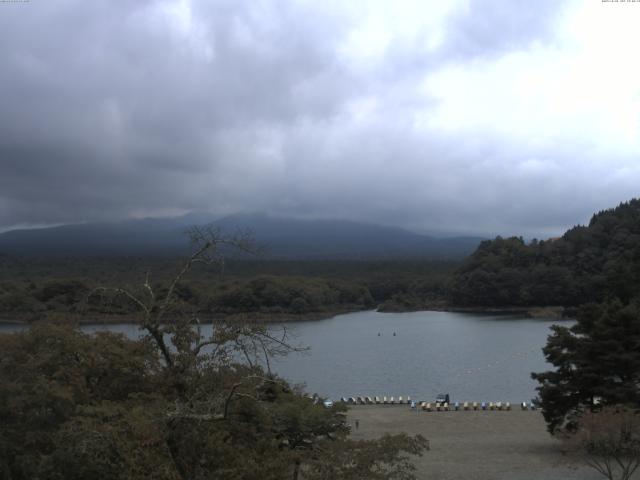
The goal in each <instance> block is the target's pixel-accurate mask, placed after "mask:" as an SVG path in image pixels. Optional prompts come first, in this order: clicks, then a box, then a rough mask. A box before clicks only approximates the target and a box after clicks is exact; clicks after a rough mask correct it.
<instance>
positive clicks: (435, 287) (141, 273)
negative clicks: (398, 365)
mask: <svg viewBox="0 0 640 480" xmlns="http://www.w3.org/2000/svg"><path fill="white" fill-rule="evenodd" d="M177 265H179V259H176V258H170V257H169V258H166V257H136V258H127V257H101V258H100V257H90V258H84V257H76V258H74V257H67V258H51V257H42V258H38V257H13V256H5V257H0V318H4V319H6V320H14V321H33V320H47V319H49V320H55V319H70V318H75V319H77V320H78V321H86V320H105V321H108V320H109V319H117V318H123V317H127V316H131V315H132V314H133V313H134V312H135V305H132V304H131V303H130V302H128V301H127V300H126V299H115V300H114V301H111V302H103V301H101V299H100V298H99V296H98V295H94V294H91V292H93V291H94V290H95V289H96V288H97V287H104V286H108V287H115V286H119V287H124V286H126V287H130V288H138V287H136V286H139V285H140V284H141V283H142V282H143V280H144V278H145V275H146V272H148V274H149V279H150V281H151V282H152V283H155V284H156V285H157V287H158V288H162V287H161V285H162V284H164V283H166V281H167V279H169V278H171V277H172V275H175V273H176V266H177ZM455 266H456V264H455V263H453V262H442V261H428V260H419V261H408V260H402V261H400V260H399V261H389V260H385V261H352V262H349V261H313V260H308V261H302V260H264V261H263V260H259V259H253V260H247V259H244V260H235V261H234V260H229V261H227V262H226V263H225V265H224V267H222V266H220V265H198V266H197V267H196V268H194V270H193V272H192V275H190V277H189V278H188V279H186V280H185V281H184V282H183V284H181V286H180V288H179V290H178V291H177V292H176V293H177V295H178V297H179V298H180V300H181V301H182V302H183V304H184V307H185V308H188V309H189V310H190V311H192V312H196V313H198V314H199V315H200V316H202V317H209V316H220V315H225V316H228V315H236V314H253V315H254V316H256V317H257V318H260V319H264V320H288V319H300V318H322V317H326V316H331V315H334V314H336V313H344V312H348V311H354V310H365V309H373V308H376V307H377V306H381V307H382V308H383V309H384V308H390V309H398V308H400V309H417V308H419V307H421V306H423V305H425V304H426V302H429V301H435V300H439V299H442V298H444V295H445V288H446V282H447V281H448V280H449V276H450V274H451V272H452V271H453V269H454V268H455Z"/></svg>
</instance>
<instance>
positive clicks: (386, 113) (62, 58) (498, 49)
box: [0, 0, 632, 234]
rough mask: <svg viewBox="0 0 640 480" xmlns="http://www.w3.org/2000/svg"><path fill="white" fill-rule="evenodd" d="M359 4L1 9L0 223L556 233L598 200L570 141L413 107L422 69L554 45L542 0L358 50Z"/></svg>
mask: <svg viewBox="0 0 640 480" xmlns="http://www.w3.org/2000/svg"><path fill="white" fill-rule="evenodd" d="M371 5H373V6H374V7H375V8H378V9H379V10H380V9H381V11H382V12H383V13H384V9H385V8H386V7H385V5H384V4H382V5H379V4H375V5H374V4H371ZM371 5H369V3H367V2H363V3H362V4H359V5H358V7H357V8H343V7H342V6H340V5H339V4H331V3H329V4H327V5H325V4H324V3H321V2H317V3H316V2H302V1H300V2H298V1H291V2H238V1H216V2H205V1H192V2H160V1H139V2H112V1H106V0H96V1H92V2H81V1H72V0H66V1H57V2H53V1H52V2H37V1H34V2H30V3H28V4H3V5H0V39H1V41H2V46H3V47H2V65H3V67H2V69H0V84H1V85H2V91H0V108H1V111H2V114H1V115H0V229H2V228H6V227H8V226H11V225H18V224H46V223H63V222H77V221H86V220H98V219H109V218H123V217H127V216H130V215H163V214H176V213H180V212H186V211H189V210H209V211H213V212H218V213H230V212H235V211H256V210H261V211H269V212H271V213H279V214H294V215H300V216H312V217H313V216H318V217H331V216H337V217H347V218H352V219H358V220H367V221H374V222H385V223H395V224H400V225H404V226H409V227H412V228H417V229H432V230H438V231H449V232H454V231H455V232H481V233H516V232H522V233H525V234H527V233H529V232H532V233H536V232H541V233H546V232H547V231H549V232H552V233H553V232H555V230H554V229H556V230H557V229H559V228H562V227H564V226H566V225H567V224H572V223H575V222H576V221H583V220H584V218H583V217H584V215H585V212H589V211H591V210H593V209H594V208H599V207H600V206H602V205H608V204H609V203H610V199H611V197H612V195H610V194H609V195H608V194H607V193H606V192H605V191H604V190H603V186H602V184H601V183H600V184H599V183H598V182H597V181H596V180H594V177H593V176H591V175H587V174H585V175H575V176H573V178H571V179H569V181H568V184H569V185H570V186H572V187H573V188H572V189H571V192H572V193H576V192H577V193H581V192H585V194H586V193H587V192H590V195H589V201H588V202H586V203H585V202H584V201H576V202H575V203H576V204H575V205H573V204H571V202H568V200H567V199H568V197H569V196H568V195H567V193H566V192H567V190H566V188H563V187H561V186H560V185H559V184H558V180H557V178H558V175H563V174H564V173H566V169H567V167H566V164H565V163H564V162H565V159H566V158H572V156H574V155H575V152H573V151H571V149H568V150H567V149H566V148H561V149H556V147H557V145H555V144H545V145H542V146H539V145H538V146H536V147H535V148H532V149H531V150H529V151H522V146H520V145H511V144H509V142H508V141H505V139H504V138H501V137H499V136H495V137H490V136H487V135H486V134H485V133H484V132H479V133H478V134H477V135H467V134H465V135H464V136H461V135H456V134H455V133H451V132H448V131H443V130H442V129H440V128H438V127H437V126H435V127H434V126H430V125H429V124H428V122H426V123H425V122H424V121H422V120H421V118H423V117H425V115H427V116H428V112H429V111H430V110H431V109H432V108H435V106H436V105H437V99H436V98H434V97H433V96H431V95H430V94H429V93H425V91H424V88H423V83H424V81H425V80H426V79H428V78H430V76H431V74H432V73H434V72H437V71H438V69H440V68H444V67H445V66H447V65H451V64H452V63H453V64H456V63H464V62H474V61H476V59H477V58H482V57H491V56H493V57H499V56H500V55H503V54H505V52H507V53H508V52H511V51H514V50H517V49H524V48H528V47H529V46H530V45H535V44H541V43H542V44H544V43H545V42H552V41H554V39H553V35H552V25H553V22H554V21H555V19H556V18H557V16H558V15H560V14H561V13H562V12H563V11H564V10H563V8H564V7H562V8H561V6H560V5H559V4H558V2H551V1H540V2H535V3H532V2H507V1H502V0H500V1H498V0H496V1H493V2H491V1H489V2H487V1H475V0H474V1H469V2H461V4H460V5H459V6H458V7H457V8H455V9H453V10H452V11H451V12H450V13H449V14H448V15H447V16H444V17H443V18H442V21H441V22H440V27H441V28H442V32H443V34H442V38H441V41H440V42H439V43H437V44H436V45H435V46H431V47H425V45H426V43H427V39H428V37H429V35H431V33H432V29H433V28H435V27H433V26H429V27H427V26H425V27H424V28H422V29H418V30H417V31H416V32H415V34H414V35H412V36H411V37H410V38H409V37H406V36H405V37H403V36H402V35H401V34H398V35H395V34H394V35H391V36H390V40H389V42H388V44H386V45H384V46H383V47H382V48H381V49H380V51H377V52H374V53H373V57H371V58H372V59H368V60H367V61H366V62H364V61H360V55H359V50H358V48H357V47H353V46H352V45H351V44H350V39H351V38H352V35H353V32H354V31H357V30H358V28H359V25H360V22H361V21H364V20H363V19H366V16H367V11H368V9H369V7H371ZM416 5H422V3H420V2H419V3H418V4H416ZM416 5H414V6H413V7H411V8H414V9H415V8H417V7H416ZM562 5H564V3H563V4H562ZM372 8H373V7H372ZM411 8H410V7H407V9H408V11H407V12H405V13H406V15H408V16H416V15H423V16H425V18H427V17H428V16H429V14H430V10H429V6H428V4H425V5H423V6H421V7H420V8H421V10H420V11H413V10H411ZM398 32H400V33H402V28H400V29H399V30H398ZM396 33H397V32H396ZM365 44H366V42H365ZM365 56H366V55H365V54H364V52H363V54H362V58H364V57H365ZM367 58H369V57H367ZM596 163H597V162H596ZM554 165H556V166H557V168H556V169H555V170H554ZM572 166H573V164H572V163H571V162H570V167H569V168H571V167H572ZM597 168H600V167H597V165H596V167H594V169H595V170H597ZM592 170H593V169H592ZM566 185H567V183H565V184H564V186H565V187H566ZM628 189H629V190H631V189H632V187H631V186H628ZM621 193H622V192H620V191H619V192H618V194H621ZM581 198H583V197H581ZM616 198H617V197H616ZM600 201H602V202H604V203H603V204H602V203H598V202H600ZM607 202H609V203H607ZM576 217H577V218H576Z"/></svg>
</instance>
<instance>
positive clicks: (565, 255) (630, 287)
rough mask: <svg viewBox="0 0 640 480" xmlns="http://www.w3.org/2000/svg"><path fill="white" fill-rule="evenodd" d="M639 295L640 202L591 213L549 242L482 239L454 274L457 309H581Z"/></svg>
mask: <svg viewBox="0 0 640 480" xmlns="http://www.w3.org/2000/svg"><path fill="white" fill-rule="evenodd" d="M639 291H640V200H637V199H634V200H631V201H629V202H626V203H622V204H620V205H619V206H618V207H616V208H614V209H610V210H605V211H602V212H600V213H597V214H595V215H594V216H593V217H592V219H591V221H590V222H589V225H587V226H577V227H574V228H572V229H570V230H569V231H567V232H566V233H565V234H564V235H563V236H562V237H561V238H558V239H551V240H547V241H537V240H533V241H532V242H530V243H528V244H527V243H525V241H524V240H523V239H522V238H517V237H512V238H501V237H498V238H496V239H495V240H492V241H484V242H482V243H481V244H480V246H479V247H478V249H477V250H476V251H475V252H474V253H473V254H472V255H471V256H470V257H468V258H467V259H465V261H464V262H463V264H462V265H461V266H460V268H459V269H458V270H457V271H456V272H455V274H454V275H453V278H452V280H451V283H450V289H449V295H450V299H451V301H452V303H453V304H455V305H469V306H505V305H514V306H531V305H564V306H579V305H582V304H584V303H587V302H594V301H595V302H600V301H603V300H605V299H606V298H608V297H613V296H615V297H617V298H619V299H621V300H622V301H623V302H625V303H627V302H628V301H629V300H630V299H631V298H632V297H634V296H635V295H637V294H638V292H639Z"/></svg>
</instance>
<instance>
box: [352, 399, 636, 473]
mask: <svg viewBox="0 0 640 480" xmlns="http://www.w3.org/2000/svg"><path fill="white" fill-rule="evenodd" d="M347 418H348V422H349V423H350V425H352V432H353V433H352V437H353V438H354V439H358V438H375V437H378V436H380V435H383V434H384V433H400V432H406V433H408V434H411V435H414V434H418V433H419V434H421V435H423V436H424V437H425V438H427V439H428V440H429V443H430V447H431V449H430V451H428V452H425V455H424V456H423V457H421V458H417V459H416V463H415V464H416V467H417V469H418V475H417V476H418V478H420V479H437V480H556V479H557V480H578V479H580V480H592V479H593V480H597V479H602V478H603V477H601V476H600V475H599V474H598V473H597V472H595V471H594V470H592V469H590V468H588V467H586V466H584V463H583V462H582V460H581V459H579V458H575V457H573V456H571V455H567V454H563V453H562V444H561V443H560V442H559V441H558V440H555V439H553V438H551V437H550V436H549V434H548V433H547V431H546V429H545V423H544V420H543V418H542V415H541V414H540V413H539V412H535V411H521V410H519V409H518V410H512V411H476V412H474V411H470V412H464V411H460V412H429V413H428V412H422V411H415V410H411V409H410V408H409V407H408V406H404V405H402V406H401V405H394V406H383V405H356V406H352V407H351V408H350V411H349V414H348V417H347ZM356 419H357V420H358V423H359V428H358V429H357V430H356V429H355V426H354V425H355V420H356ZM634 478H635V477H634ZM638 478H640V477H638Z"/></svg>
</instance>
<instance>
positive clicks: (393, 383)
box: [0, 311, 567, 403]
mask: <svg viewBox="0 0 640 480" xmlns="http://www.w3.org/2000/svg"><path fill="white" fill-rule="evenodd" d="M554 323H559V321H558V320H553V321H550V320H538V319H527V318H523V317H521V316H515V315H484V314H469V313H452V312H431V311H429V312H411V313H379V312H375V311H367V312H357V313H350V314H346V315H338V316H336V317H333V318H330V319H327V320H314V321H306V322H289V323H287V324H286V326H287V329H289V330H290V331H291V332H292V333H293V335H294V336H295V338H294V343H296V344H299V345H305V346H308V347H310V350H309V352H308V353H302V354H300V353H296V354H291V355H289V356H287V357H284V358H280V359H277V360H275V361H274V363H273V365H272V366H273V369H274V370H275V371H276V372H278V373H279V374H280V375H282V376H284V377H286V378H288V379H289V380H290V381H292V382H294V383H302V382H305V383H306V385H307V390H308V391H309V392H310V393H313V392H317V393H318V394H320V395H322V396H328V397H331V398H334V399H336V398H339V397H342V396H346V397H348V396H356V395H362V396H365V395H368V396H374V395H379V396H395V397H397V396H399V395H402V396H404V397H406V396H407V395H410V396H411V397H412V398H413V399H429V400H431V399H433V398H435V396H436V394H438V393H440V392H445V393H449V394H450V395H451V400H452V401H456V400H458V401H465V400H468V401H498V400H499V401H510V402H512V403H517V402H522V401H529V400H530V399H531V398H532V397H534V396H535V395H536V392H535V387H536V382H534V381H533V380H531V378H530V373H531V372H533V371H543V370H547V369H549V365H548V364H547V363H546V362H545V359H544V357H543V355H542V351H541V349H542V347H543V346H544V345H545V343H546V338H547V335H548V334H549V327H550V326H551V325H552V324H554ZM560 323H563V322H560ZM564 323H567V322H566V321H565V322H564ZM19 328H21V327H20V326H17V325H9V324H3V325H0V332H2V331H11V330H16V329H19ZM107 328H108V329H111V330H114V331H119V332H122V333H125V334H126V335H128V336H130V337H133V338H135V337H137V336H138V335H139V330H138V328H137V326H135V325H131V324H117V325H101V324H96V325H86V326H84V327H83V330H85V331H88V332H94V331H97V330H103V329H107ZM205 332H206V331H205ZM394 333H395V335H394Z"/></svg>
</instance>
